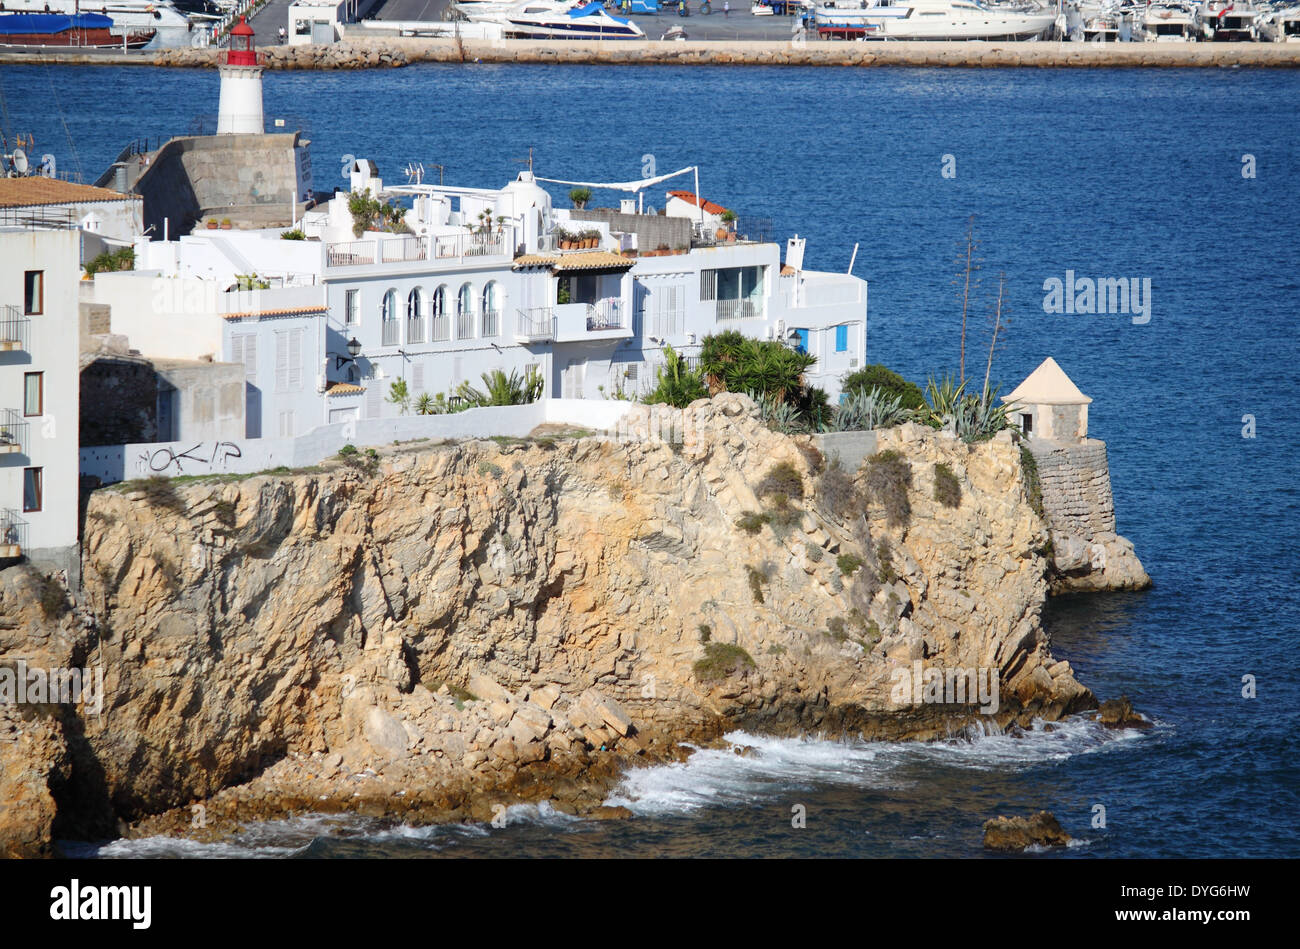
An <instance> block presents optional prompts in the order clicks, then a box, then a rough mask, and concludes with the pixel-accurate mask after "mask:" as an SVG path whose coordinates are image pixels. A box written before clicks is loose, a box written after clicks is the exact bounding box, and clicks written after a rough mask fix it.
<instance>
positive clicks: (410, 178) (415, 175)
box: [406, 161, 424, 185]
mask: <svg viewBox="0 0 1300 949" xmlns="http://www.w3.org/2000/svg"><path fill="white" fill-rule="evenodd" d="M422 181H424V163H423V162H418V161H414V162H407V165H406V183H407V184H412V183H414V184H417V185H418V184H420V183H421V182H422Z"/></svg>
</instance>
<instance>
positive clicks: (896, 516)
mask: <svg viewBox="0 0 1300 949" xmlns="http://www.w3.org/2000/svg"><path fill="white" fill-rule="evenodd" d="M911 486H912V469H911V467H910V466H909V465H908V463H907V460H906V459H905V458H904V457H903V456H902V455H901V454H900V453H899V452H897V451H895V450H894V449H892V448H890V449H886V450H885V451H878V452H876V453H875V454H874V455H872V456H871V457H870V458H868V459H867V492H868V494H869V495H870V497H871V499H872V500H873V501H875V502H876V503H877V504H879V505H880V506H881V507H883V508H884V509H885V519H886V520H887V521H888V522H889V524H890V526H891V527H900V526H903V525H905V524H906V523H907V522H908V520H909V519H910V518H911V516H912V502H911V501H910V500H909V499H908V496H907V491H908V489H909V488H910V487H911Z"/></svg>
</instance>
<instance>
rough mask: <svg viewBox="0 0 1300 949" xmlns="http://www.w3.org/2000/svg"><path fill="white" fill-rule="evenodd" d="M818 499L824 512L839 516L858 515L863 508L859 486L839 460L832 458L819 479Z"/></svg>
mask: <svg viewBox="0 0 1300 949" xmlns="http://www.w3.org/2000/svg"><path fill="white" fill-rule="evenodd" d="M817 497H818V498H819V499H820V501H821V508H822V510H823V511H828V512H830V513H832V514H835V515H837V516H841V517H843V516H845V515H856V514H857V513H858V510H859V509H860V508H861V506H862V498H861V496H860V495H859V494H858V488H857V485H855V484H854V483H853V478H852V476H851V475H850V474H849V473H848V472H847V471H845V470H844V466H843V465H841V464H840V460H839V458H832V459H831V460H830V461H829V462H828V463H827V465H826V467H825V469H824V470H823V471H822V473H821V477H819V478H818V479H817Z"/></svg>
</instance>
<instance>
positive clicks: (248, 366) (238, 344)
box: [230, 333, 257, 382]
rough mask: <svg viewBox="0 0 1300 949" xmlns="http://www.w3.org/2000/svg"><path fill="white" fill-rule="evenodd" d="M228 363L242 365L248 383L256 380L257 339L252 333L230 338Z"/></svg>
mask: <svg viewBox="0 0 1300 949" xmlns="http://www.w3.org/2000/svg"><path fill="white" fill-rule="evenodd" d="M230 361H231V362H242V363H243V364H244V378H245V379H246V380H248V381H249V382H252V381H255V380H256V379H257V337H256V336H255V335H254V334H252V333H241V334H240V335H238V336H232V337H230Z"/></svg>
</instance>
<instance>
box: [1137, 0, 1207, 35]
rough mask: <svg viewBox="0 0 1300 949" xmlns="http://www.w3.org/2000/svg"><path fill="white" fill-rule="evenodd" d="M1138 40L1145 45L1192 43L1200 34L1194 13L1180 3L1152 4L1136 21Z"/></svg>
mask: <svg viewBox="0 0 1300 949" xmlns="http://www.w3.org/2000/svg"><path fill="white" fill-rule="evenodd" d="M1138 31H1139V38H1140V39H1141V40H1143V41H1145V42H1147V43H1194V42H1196V38H1197V36H1198V35H1199V33H1200V27H1199V25H1198V24H1197V21H1196V13H1195V11H1194V10H1193V9H1192V8H1191V7H1187V6H1184V5H1183V4H1181V3H1153V4H1152V5H1151V6H1149V7H1147V8H1146V10H1145V11H1143V12H1142V14H1141V15H1140V17H1139V19H1138Z"/></svg>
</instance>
